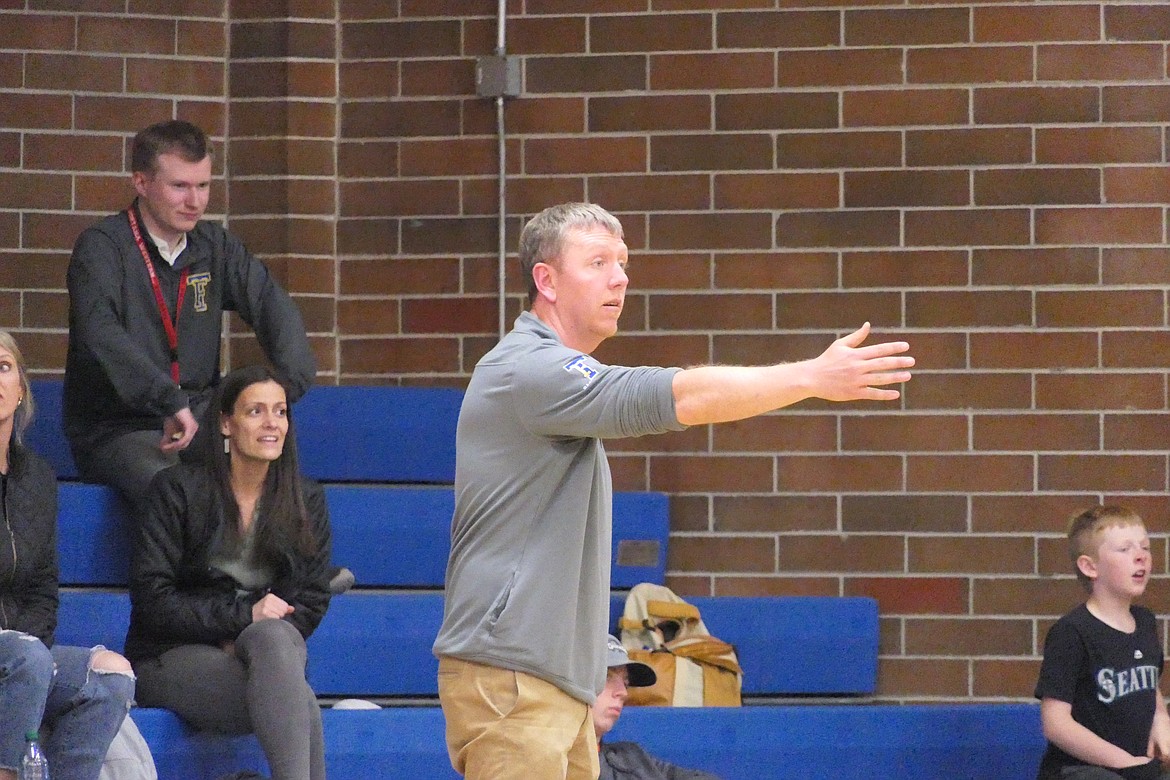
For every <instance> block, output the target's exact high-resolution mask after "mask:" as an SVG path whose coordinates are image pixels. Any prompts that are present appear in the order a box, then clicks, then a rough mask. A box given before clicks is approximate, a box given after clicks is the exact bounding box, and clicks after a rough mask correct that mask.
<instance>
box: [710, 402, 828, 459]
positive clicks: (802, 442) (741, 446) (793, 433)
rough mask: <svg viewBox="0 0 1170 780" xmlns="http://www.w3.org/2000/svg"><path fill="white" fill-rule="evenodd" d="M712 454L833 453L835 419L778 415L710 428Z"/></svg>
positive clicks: (822, 416) (802, 415)
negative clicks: (714, 452)
mask: <svg viewBox="0 0 1170 780" xmlns="http://www.w3.org/2000/svg"><path fill="white" fill-rule="evenodd" d="M711 431H712V437H713V439H712V442H713V443H712V449H713V450H714V451H716V452H770V453H775V452H777V451H778V450H781V449H782V450H783V451H784V452H786V453H791V452H834V451H836V449H837V420H836V418H835V417H833V416H830V415H808V414H800V415H796V414H792V413H789V412H781V413H779V414H767V415H763V416H760V417H753V418H751V419H748V420H738V421H735V422H729V423H724V424H722V425H716V426H713V427H712V429H711Z"/></svg>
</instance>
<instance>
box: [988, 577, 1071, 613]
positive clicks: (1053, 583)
mask: <svg viewBox="0 0 1170 780" xmlns="http://www.w3.org/2000/svg"><path fill="white" fill-rule="evenodd" d="M972 585H973V593H972V597H973V602H974V605H975V610H974V612H975V614H976V615H1036V614H1041V615H1063V614H1064V613H1065V612H1067V611H1068V610H1069V609H1071V608H1072V607H1074V606H1076V605H1077V604H1080V603H1081V602H1083V601H1084V600H1085V594H1084V591H1083V590H1081V586H1080V585H1078V584H1077V581H1076V579H1075V578H1074V577H1072V576H1071V575H1070V576H1068V577H1066V578H1061V579H1053V578H1051V577H1012V578H1008V577H1003V578H998V579H990V578H989V579H976V580H975V581H974V582H973V583H972Z"/></svg>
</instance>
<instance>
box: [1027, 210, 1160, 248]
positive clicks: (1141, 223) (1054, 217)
mask: <svg viewBox="0 0 1170 780" xmlns="http://www.w3.org/2000/svg"><path fill="white" fill-rule="evenodd" d="M1161 234H1162V214H1161V209H1155V208H1096V209H1083V208H1067V209H1037V210H1036V242H1037V243H1040V244H1089V245H1092V244H1155V243H1158V242H1160V241H1161Z"/></svg>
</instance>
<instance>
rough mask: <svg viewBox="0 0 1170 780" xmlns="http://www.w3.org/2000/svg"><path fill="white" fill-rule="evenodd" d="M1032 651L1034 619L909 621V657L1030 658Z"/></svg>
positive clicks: (907, 622)
mask: <svg viewBox="0 0 1170 780" xmlns="http://www.w3.org/2000/svg"><path fill="white" fill-rule="evenodd" d="M1032 651H1033V643H1032V621H1031V620H1019V619H1016V620H1013V619H996V618H950V619H943V618H939V619H933V620H932V619H929V618H922V619H914V618H909V619H907V620H906V652H907V654H909V655H943V656H945V655H959V656H976V657H977V656H1005V655H1030V654H1031V653H1032ZM1034 682H1035V680H1034V679H1033V683H1034Z"/></svg>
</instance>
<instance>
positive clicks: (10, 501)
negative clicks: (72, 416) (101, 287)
mask: <svg viewBox="0 0 1170 780" xmlns="http://www.w3.org/2000/svg"><path fill="white" fill-rule="evenodd" d="M32 413H33V398H32V390H31V387H30V386H29V381H28V375H27V374H26V373H25V368H24V359H23V357H22V356H21V354H20V349H19V347H17V345H16V341H15V340H14V339H13V338H12V336H11V334H9V333H8V332H7V331H2V330H0V780H12V778H15V777H16V768H17V766H19V764H20V757H21V754H22V753H23V751H24V740H25V735H26V734H27V732H29V731H38V730H41V729H42V727H44V734H43V736H44V739H43V744H42V747H43V748H44V751H45V753H46V755H47V757H48V759H49V765H50V768H51V770H52V772H53V777H54V778H57V780H95V779H96V778H97V776H98V773H99V772H100V771H101V766H102V759H103V758H104V757H105V755H106V749H107V748H108V747H109V745H110V741H111V740H112V739H113V738H114V734H116V733H117V731H118V727H119V726H120V725H121V723H122V719H123V718H124V717H125V716H126V711H127V710H128V709H129V706H130V701H131V699H133V698H134V677H133V675H132V674H131V671H130V664H129V663H128V662H127V661H126V659H125V658H123V657H122V656H120V655H118V654H117V653H114V652H112V651H109V650H106V649H105V648H104V647H100V646H99V647H94V648H87V647H69V646H65V645H56V644H53V632H54V630H55V629H56V628H57V479H56V477H55V476H54V475H53V470H52V468H50V466H49V464H48V463H46V462H45V461H44V460H42V459H41V458H40V457H38V456H37V455H35V454H34V453H33V452H31V451H30V450H28V449H26V448H25V447H24V446H23V445H22V444H21V435H22V434H23V433H24V429H25V428H26V427H27V426H28V424H29V421H30V420H31V418H32Z"/></svg>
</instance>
